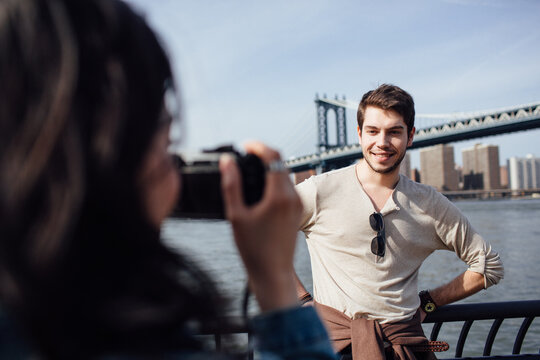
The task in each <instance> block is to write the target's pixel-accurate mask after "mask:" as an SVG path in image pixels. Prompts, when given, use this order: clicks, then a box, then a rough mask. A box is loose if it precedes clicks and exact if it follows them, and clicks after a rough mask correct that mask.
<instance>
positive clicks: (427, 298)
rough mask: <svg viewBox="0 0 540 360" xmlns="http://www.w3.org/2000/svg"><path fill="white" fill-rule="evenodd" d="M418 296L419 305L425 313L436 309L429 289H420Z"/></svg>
mask: <svg viewBox="0 0 540 360" xmlns="http://www.w3.org/2000/svg"><path fill="white" fill-rule="evenodd" d="M418 296H419V297H420V307H421V308H422V310H424V311H425V312H426V314H429V313H432V312H434V311H435V310H437V304H436V303H435V301H433V299H432V298H431V295H430V294H429V291H427V290H422V291H420V293H419V294H418Z"/></svg>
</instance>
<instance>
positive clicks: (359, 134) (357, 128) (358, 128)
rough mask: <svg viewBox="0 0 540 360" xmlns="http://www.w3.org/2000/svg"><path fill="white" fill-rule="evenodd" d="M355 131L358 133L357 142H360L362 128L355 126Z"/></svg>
mask: <svg viewBox="0 0 540 360" xmlns="http://www.w3.org/2000/svg"><path fill="white" fill-rule="evenodd" d="M356 132H357V133H358V143H359V144H362V129H360V126H358V125H357V126H356Z"/></svg>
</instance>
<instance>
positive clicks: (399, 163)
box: [364, 150, 407, 174]
mask: <svg viewBox="0 0 540 360" xmlns="http://www.w3.org/2000/svg"><path fill="white" fill-rule="evenodd" d="M406 154H407V150H405V151H404V152H403V154H401V156H400V157H399V158H398V159H397V160H396V162H395V163H394V164H393V165H392V166H390V167H389V168H387V169H383V170H378V169H375V168H374V167H373V165H371V163H370V162H369V160H368V158H367V157H365V156H364V159H365V160H366V163H367V164H368V165H369V167H370V168H371V170H373V171H375V172H376V173H379V174H389V173H391V172H393V171H394V170H396V169H397V168H398V167H399V165H401V162H402V161H403V159H404V158H405V155H406Z"/></svg>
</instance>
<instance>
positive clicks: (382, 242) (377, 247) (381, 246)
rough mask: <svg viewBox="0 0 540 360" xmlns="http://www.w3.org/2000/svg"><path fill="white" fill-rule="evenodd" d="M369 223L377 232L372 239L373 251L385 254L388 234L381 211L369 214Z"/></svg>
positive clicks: (379, 254)
mask: <svg viewBox="0 0 540 360" xmlns="http://www.w3.org/2000/svg"><path fill="white" fill-rule="evenodd" d="M369 225H371V228H372V229H373V230H374V231H376V232H377V236H375V237H374V238H373V240H371V252H372V253H373V254H374V255H377V256H381V257H382V256H384V251H385V249H386V234H385V232H384V220H383V216H382V214H381V213H378V212H375V213H373V214H371V215H370V216H369Z"/></svg>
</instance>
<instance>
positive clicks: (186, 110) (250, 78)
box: [129, 0, 540, 167]
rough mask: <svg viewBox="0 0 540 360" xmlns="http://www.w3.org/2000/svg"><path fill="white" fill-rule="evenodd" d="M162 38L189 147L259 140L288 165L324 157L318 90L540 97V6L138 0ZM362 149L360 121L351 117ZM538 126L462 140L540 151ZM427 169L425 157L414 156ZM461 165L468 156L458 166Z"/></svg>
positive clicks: (502, 101)
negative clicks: (392, 87)
mask: <svg viewBox="0 0 540 360" xmlns="http://www.w3.org/2000/svg"><path fill="white" fill-rule="evenodd" d="M129 2H130V3H132V4H134V5H135V6H136V8H138V9H139V11H141V12H142V13H144V14H146V16H147V18H148V20H149V21H150V23H151V24H152V26H153V27H154V28H155V29H156V30H157V32H158V33H159V34H160V36H161V37H162V38H163V40H164V43H165V47H166V48H167V49H168V51H169V53H170V54H171V59H172V65H173V69H174V70H175V73H176V75H177V77H178V79H179V83H180V85H181V89H180V90H181V97H182V104H183V115H184V116H183V119H184V125H185V133H186V134H183V135H186V136H184V137H183V144H182V147H183V148H188V149H200V148H201V147H209V146H213V145H217V144H222V143H224V142H231V143H233V144H236V145H239V144H241V143H242V142H244V141H246V140H250V139H259V140H262V141H265V142H267V143H268V144H270V145H272V146H275V147H277V148H278V149H280V150H281V151H282V153H283V155H284V157H285V158H288V157H290V156H300V155H306V154H309V153H313V152H315V151H316V138H317V137H316V133H317V125H316V110H315V105H314V103H313V99H314V97H315V94H316V93H318V94H319V95H321V96H322V95H323V94H327V95H328V96H329V97H334V95H335V94H337V95H338V96H339V97H342V96H343V95H345V96H346V97H347V99H349V100H351V101H359V100H360V98H361V96H362V94H363V93H365V92H366V91H368V90H370V89H373V88H374V87H376V86H377V85H379V84H382V83H393V84H396V85H398V86H400V87H402V88H404V89H405V90H407V91H409V92H410V93H411V94H412V95H413V97H414V99H415V104H416V111H417V113H419V114H422V113H423V114H425V113H452V112H470V111H480V110H487V109H498V108H503V107H509V106H514V105H521V104H526V103H533V102H538V101H540V67H539V66H538V64H537V59H538V58H540V48H539V47H538V46H536V45H537V44H538V42H539V40H540V26H538V23H540V2H537V1H528V0H516V1H512V2H509V1H504V0H492V1H484V0H433V1H428V0H422V1H421V0H413V1H409V2H407V3H403V2H400V1H397V0H390V1H385V2H376V3H375V2H364V1H357V2H356V1H355V2H353V1H344V0H338V1H317V0H316V1H308V0H299V1H295V2H288V1H285V0H276V1H274V2H265V3H261V2H250V1H245V0H237V1H229V2H211V1H201V2H190V1H182V0H161V1H150V0H129ZM347 122H348V133H349V139H350V140H349V142H350V143H353V142H354V143H356V142H357V137H356V136H355V133H356V131H355V127H356V125H355V115H354V112H351V113H348V114H347ZM539 136H540V130H539V129H536V130H530V131H526V132H520V133H515V134H509V135H499V136H495V137H490V138H485V139H477V140H473V141H464V142H458V143H454V144H453V145H454V147H455V149H456V151H460V150H461V149H462V148H466V147H470V146H473V145H474V144H475V143H477V142H479V141H482V142H487V143H492V144H494V145H498V146H499V148H500V158H501V161H504V160H505V159H507V158H509V157H511V156H525V155H526V154H528V153H532V154H534V155H536V156H537V155H540V154H538V153H537V154H535V152H538V151H537V149H538V146H537V140H536V139H538V137H539ZM411 154H412V160H411V161H412V166H413V167H418V164H419V160H418V158H419V154H418V151H416V150H415V151H411ZM459 161H461V159H459V160H458V162H459Z"/></svg>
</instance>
